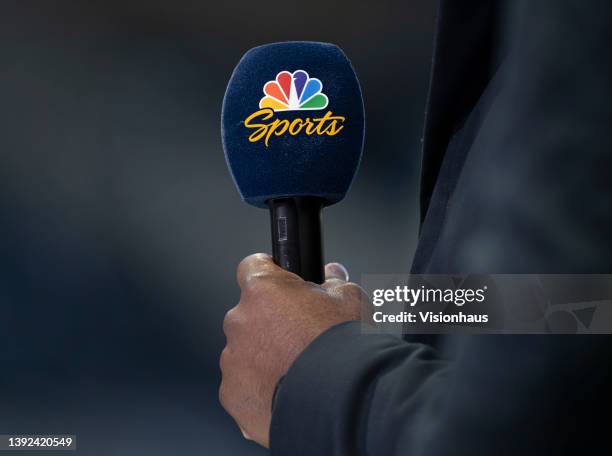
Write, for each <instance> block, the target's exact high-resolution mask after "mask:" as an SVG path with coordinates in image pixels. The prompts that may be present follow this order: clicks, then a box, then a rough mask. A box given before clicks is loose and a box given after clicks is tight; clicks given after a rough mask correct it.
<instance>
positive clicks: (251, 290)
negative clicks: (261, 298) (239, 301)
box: [242, 272, 273, 297]
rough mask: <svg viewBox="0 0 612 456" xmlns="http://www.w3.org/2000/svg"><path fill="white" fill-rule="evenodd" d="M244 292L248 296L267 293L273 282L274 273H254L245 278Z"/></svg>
mask: <svg viewBox="0 0 612 456" xmlns="http://www.w3.org/2000/svg"><path fill="white" fill-rule="evenodd" d="M244 283H245V286H244V288H243V290H242V291H243V293H244V294H245V295H246V296H247V297H251V296H258V295H260V294H263V293H267V292H268V291H269V290H270V288H271V286H272V284H273V275H272V274H271V273H269V272H259V273H257V274H252V275H251V276H249V277H248V278H247V279H246V280H245V282H244Z"/></svg>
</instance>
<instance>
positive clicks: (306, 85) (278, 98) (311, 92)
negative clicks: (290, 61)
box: [259, 70, 329, 111]
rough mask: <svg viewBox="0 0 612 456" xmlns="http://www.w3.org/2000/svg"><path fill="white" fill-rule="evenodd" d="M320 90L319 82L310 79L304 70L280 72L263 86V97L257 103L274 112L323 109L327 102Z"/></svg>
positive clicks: (325, 96) (321, 88)
mask: <svg viewBox="0 0 612 456" xmlns="http://www.w3.org/2000/svg"><path fill="white" fill-rule="evenodd" d="M322 90H323V83H322V82H321V80H320V79H317V78H311V77H310V76H308V73H306V72H305V71H304V70H297V71H294V72H293V73H290V72H288V71H281V72H280V73H278V74H277V75H276V79H274V80H273V81H268V82H266V83H265V84H264V86H263V91H264V95H265V96H264V97H263V98H262V99H261V100H260V101H259V107H260V108H271V109H273V110H274V111H298V110H306V109H308V110H316V109H324V108H326V107H327V104H328V103H329V100H328V98H327V95H325V94H324V93H322Z"/></svg>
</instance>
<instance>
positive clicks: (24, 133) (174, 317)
mask: <svg viewBox="0 0 612 456" xmlns="http://www.w3.org/2000/svg"><path fill="white" fill-rule="evenodd" d="M298 11H299V13H298ZM434 18H435V2H430V1H427V0H412V1H400V0H397V1H378V2H375V3H373V2H369V3H368V2H362V3H360V2H355V1H348V0H345V1H335V2H329V1H310V2H309V3H308V7H307V8H305V7H303V6H298V5H297V4H296V5H291V4H287V3H286V2H270V1H267V2H254V1H249V2H247V1H239V2H206V1H188V0H174V1H154V0H147V1H135V0H124V1H121V2H113V1H104V2H102V1H89V2H51V1H41V2H27V1H21V2H7V1H5V2H2V5H1V6H0V258H1V262H0V362H1V364H0V434H6V433H47V434H52V433H74V434H77V442H78V447H79V449H78V451H77V453H78V454H83V455H151V456H153V455H224V456H225V455H261V454H265V453H266V452H265V451H264V450H262V449H260V448H259V447H257V446H256V445H255V444H251V443H249V442H246V441H244V440H243V439H242V438H241V436H240V433H239V431H238V430H237V428H236V427H235V425H234V424H233V422H232V420H231V419H230V418H229V417H228V416H226V414H225V413H224V412H223V410H222V409H221V407H220V405H219V404H218V401H217V387H218V384H219V380H220V375H219V370H218V356H219V353H220V351H221V349H222V348H223V345H224V337H223V333H222V330H221V322H222V319H223V315H224V314H225V312H226V311H227V310H228V309H230V308H231V307H232V306H233V305H235V303H236V302H237V300H238V298H239V293H238V289H237V286H236V285H235V282H234V270H235V267H236V265H237V263H238V262H239V261H240V259H241V258H242V257H244V256H246V255H248V254H250V253H253V252H256V251H267V250H268V249H269V245H270V240H269V228H268V214H267V212H266V211H261V210H258V209H255V208H252V207H250V206H247V205H245V204H244V203H242V202H241V200H240V198H239V196H238V193H237V191H236V190H235V188H234V187H233V183H232V181H231V178H230V175H229V173H228V171H227V169H226V165H225V161H224V157H223V151H222V148H221V142H220V135H219V123H220V120H219V116H220V108H221V101H222V97H223V93H224V90H225V85H226V83H227V81H228V79H229V76H230V74H231V72H232V69H233V67H234V65H235V64H236V63H237V62H238V60H239V59H240V57H241V56H242V54H243V53H244V52H246V51H247V50H248V49H249V48H251V47H253V46H256V45H259V44H263V43H267V42H273V41H283V40H295V39H298V40H302V39H304V40H316V41H330V42H333V43H336V44H338V45H340V46H341V47H342V48H343V49H344V51H345V52H346V54H347V55H348V56H349V58H351V60H352V62H353V65H354V67H355V69H356V71H357V74H358V76H359V78H360V80H361V84H362V88H363V92H364V97H365V103H366V113H367V133H366V147H365V155H364V160H363V162H362V166H361V169H360V171H359V173H358V175H357V179H356V181H355V183H354V186H353V188H352V191H351V192H350V193H349V195H348V196H347V198H346V199H345V200H344V201H343V202H342V203H340V204H338V205H337V206H334V207H332V208H330V209H328V210H327V211H326V212H325V214H324V223H325V243H326V257H327V259H328V260H338V261H341V262H343V263H344V264H346V266H347V267H348V268H349V270H350V271H351V273H352V276H353V279H355V280H359V277H360V274H361V273H362V272H377V273H383V272H396V271H408V269H409V266H410V262H411V257H412V254H413V251H414V246H415V244H416V233H417V221H418V210H417V189H418V172H419V162H420V136H421V129H422V121H423V112H424V106H425V98H426V93H427V82H428V75H429V63H430V59H431V51H432V40H433V29H434ZM21 454H23V453H21ZM47 454H52V453H51V452H49V453H47Z"/></svg>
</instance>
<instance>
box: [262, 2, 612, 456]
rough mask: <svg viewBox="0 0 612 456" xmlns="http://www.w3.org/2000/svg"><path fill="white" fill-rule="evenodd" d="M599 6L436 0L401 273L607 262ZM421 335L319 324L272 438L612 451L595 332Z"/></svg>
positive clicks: (529, 269) (364, 449) (321, 453)
mask: <svg viewBox="0 0 612 456" xmlns="http://www.w3.org/2000/svg"><path fill="white" fill-rule="evenodd" d="M609 10H610V8H609V7H608V5H607V4H606V2H589V3H588V4H587V3H584V2H574V3H572V2H569V1H564V0H555V1H539V2H526V1H513V2H509V3H508V4H507V5H505V4H503V3H501V2H492V1H473V0H470V1H461V2H452V1H448V2H444V1H443V2H442V4H441V6H440V10H439V17H438V32H437V36H436V42H435V55H434V64H433V71H432V79H431V89H430V94H429V101H428V108H427V115H426V126H425V136H424V148H423V168H422V194H421V204H422V214H423V219H422V227H421V235H420V239H419V244H418V248H417V253H416V256H415V259H414V263H413V271H414V272H421V273H426V272H427V273H610V272H612V267H611V266H612V239H611V234H612V212H611V204H612V180H611V171H610V170H612V155H611V153H612V149H611V148H610V141H609V140H608V133H609V132H608V129H609V128H610V127H612V125H610V119H611V117H610V109H609V107H608V103H610V101H611V98H610V88H609V78H610V71H609V70H610V65H609V62H610V55H609V46H610V42H611V40H610V33H609V32H608V28H609ZM422 341H423V340H420V341H419V340H417V339H416V338H413V339H412V340H405V341H403V340H399V339H397V338H394V337H391V336H383V335H378V336H363V335H361V334H360V327H359V324H358V323H345V324H341V325H339V326H336V327H334V328H332V329H330V330H328V331H327V332H326V333H324V334H323V335H321V336H320V337H319V338H317V339H316V340H315V341H314V342H313V343H312V344H311V345H310V346H309V347H308V348H307V349H306V350H305V352H304V353H303V354H302V355H301V356H300V357H299V358H298V359H297V360H296V362H295V363H294V365H293V366H292V367H291V369H290V371H289V372H288V374H287V376H286V378H285V380H284V382H283V384H282V386H281V387H280V388H279V391H278V395H277V398H276V402H275V409H274V413H273V420H272V429H271V452H272V454H273V455H275V456H281V455H289V456H301V455H305V456H306V455H307V456H327V455H335V456H340V455H351V456H358V455H368V456H387V455H388V456H396V455H407V456H438V455H440V456H442V455H453V456H459V455H466V456H467V455H469V456H474V455H496V456H498V455H532V454H533V455H544V454H546V455H548V454H550V455H560V454H576V455H583V454H611V451H612V450H611V449H610V443H608V440H609V437H608V435H607V434H608V433H607V432H606V431H607V423H608V422H609V420H608V419H607V418H606V417H607V416H608V412H609V410H610V408H609V405H610V404H611V395H612V388H611V385H612V383H611V381H612V375H611V369H610V367H609V366H610V363H612V341H611V338H610V337H608V336H472V337H465V338H457V337H454V338H449V337H446V338H443V339H440V340H437V341H429V342H431V344H434V345H437V349H436V348H434V347H432V346H431V344H423V343H419V342H422ZM597 445H603V446H602V447H601V448H600V449H599V450H597V451H595V450H594V448H596V447H597Z"/></svg>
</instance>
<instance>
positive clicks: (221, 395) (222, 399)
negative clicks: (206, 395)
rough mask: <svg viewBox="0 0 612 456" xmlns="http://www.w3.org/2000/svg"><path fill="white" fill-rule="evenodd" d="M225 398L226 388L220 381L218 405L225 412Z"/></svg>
mask: <svg viewBox="0 0 612 456" xmlns="http://www.w3.org/2000/svg"><path fill="white" fill-rule="evenodd" d="M227 398H228V394H227V386H226V384H225V382H224V381H221V385H220V386H219V403H220V404H221V406H222V407H223V408H224V409H225V410H228V401H227ZM228 411H229V410H228Z"/></svg>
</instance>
